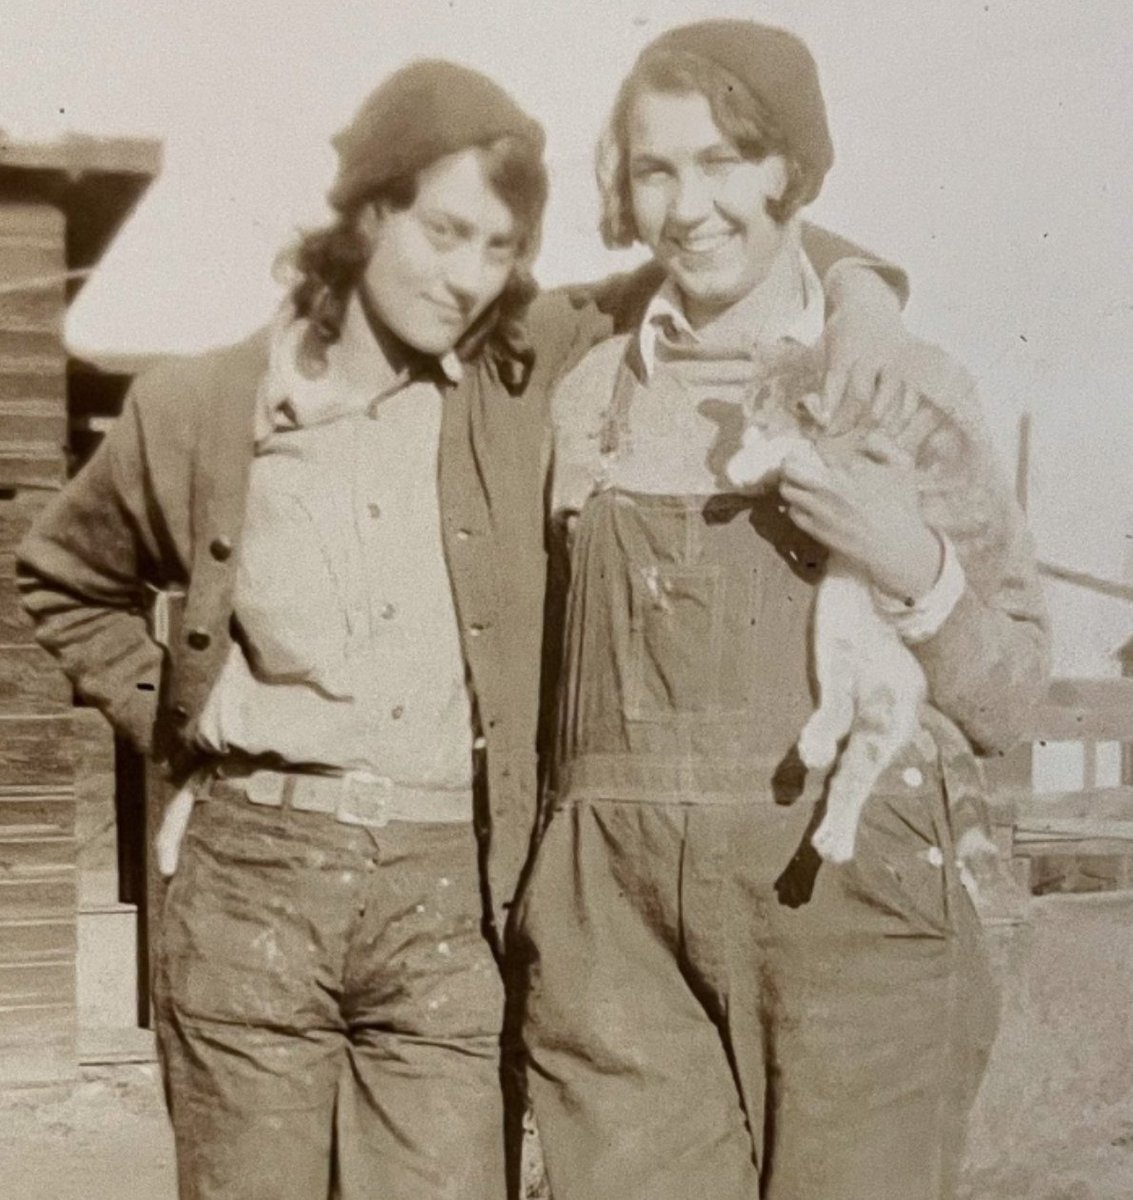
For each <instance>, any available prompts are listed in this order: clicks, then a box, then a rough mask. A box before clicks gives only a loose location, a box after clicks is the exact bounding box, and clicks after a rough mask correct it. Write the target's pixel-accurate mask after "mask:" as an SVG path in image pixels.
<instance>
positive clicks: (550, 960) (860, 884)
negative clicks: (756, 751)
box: [518, 777, 995, 1200]
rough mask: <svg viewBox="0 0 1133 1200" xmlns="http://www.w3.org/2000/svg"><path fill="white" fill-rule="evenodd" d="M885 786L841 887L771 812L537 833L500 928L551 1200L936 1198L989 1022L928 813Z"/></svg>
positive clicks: (598, 807)
mask: <svg viewBox="0 0 1133 1200" xmlns="http://www.w3.org/2000/svg"><path fill="white" fill-rule="evenodd" d="M891 778H892V777H891ZM902 788H903V785H902V784H901V783H900V782H899V781H898V782H897V784H896V786H895V787H894V789H893V790H891V791H889V792H884V791H882V792H879V793H878V794H875V796H874V797H873V798H872V799H871V801H870V804H869V806H868V807H867V809H866V813H865V815H864V817H863V825H862V828H861V831H860V834H859V845H858V852H857V855H856V857H855V860H854V862H852V863H850V864H847V865H845V866H830V865H828V864H820V863H819V861H818V859H817V856H816V855H815V854H814V852H813V851H812V850H811V849H810V847H809V844H808V843H807V842H806V835H807V833H808V827H809V826H811V825H812V824H813V818H812V816H811V814H810V812H809V811H807V809H806V808H805V807H804V806H802V805H796V806H793V807H781V806H777V805H775V804H773V803H771V801H770V798H768V802H767V803H765V804H731V805H701V806H697V805H691V806H679V805H663V804H651V803H631V802H625V801H623V802H618V801H601V800H591V801H586V802H579V803H576V804H570V805H567V806H566V807H565V808H563V809H562V810H561V811H559V812H558V813H556V815H555V816H554V818H553V819H552V821H551V823H550V826H549V828H548V830H547V833H546V835H545V837H544V840H543V844H542V846H541V848H540V851H539V856H538V858H537V860H536V864H535V868H534V871H533V873H532V876H531V879H530V883H529V887H528V889H527V892H526V894H525V896H524V898H523V899H522V901H521V906H520V910H519V914H518V929H519V935H518V942H519V945H520V947H521V948H523V949H524V951H525V953H526V954H527V956H528V957H529V967H530V989H529V995H528V999H527V1011H526V1024H525V1032H524V1041H525V1045H526V1049H527V1052H528V1056H529V1087H530V1091H531V1095H532V1099H533V1102H534V1106H535V1116H536V1119H537V1122H538V1125H539V1128H540V1133H541V1136H542V1140H543V1149H544V1155H545V1159H546V1165H547V1171H548V1176H549V1179H550V1183H551V1189H552V1192H553V1194H554V1196H555V1200H708V1198H710V1200H755V1198H756V1197H764V1198H765V1200H943V1198H944V1197H948V1196H951V1195H952V1194H953V1186H954V1182H955V1175H956V1170H957V1166H958V1162H959V1157H960V1153H961V1148H962V1142H963V1133H964V1125H965V1121H966V1116H967V1112H968V1110H969V1107H970V1105H971V1102H972V1100H973V1098H974V1095H975V1091H976V1088H977V1086H978V1084H979V1081H980V1078H981V1076H982V1072H983V1069H984V1065H985V1062H986V1058H987V1054H988V1051H989V1049H990V1044H991V1041H992V1037H993V1034H994V1027H995V1002H994V995H993V990H992V987H991V982H990V976H989V973H988V970H987V963H986V959H985V955H984V952H983V948H982V945H981V942H980V932H979V930H978V928H977V927H976V921H975V915H974V912H973V910H972V908H971V905H970V904H969V903H968V900H967V896H966V894H965V893H964V892H963V890H962V888H961V887H959V886H958V884H957V873H956V871H955V868H954V864H953V862H952V861H951V858H950V853H951V851H950V838H949V836H948V833H947V829H946V828H945V827H944V825H943V822H944V809H943V805H942V803H941V801H940V799H939V795H938V793H937V792H936V790H935V789H934V787H933V786H932V784H931V782H930V783H929V784H928V785H926V786H924V787H918V788H912V787H908V788H904V790H901V789H902Z"/></svg>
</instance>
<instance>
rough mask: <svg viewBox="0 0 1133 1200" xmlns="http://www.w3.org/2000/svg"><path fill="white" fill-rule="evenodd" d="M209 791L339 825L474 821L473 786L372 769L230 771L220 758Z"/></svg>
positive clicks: (260, 768) (260, 769) (217, 794)
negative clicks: (416, 782)
mask: <svg viewBox="0 0 1133 1200" xmlns="http://www.w3.org/2000/svg"><path fill="white" fill-rule="evenodd" d="M207 795H208V796H209V797H210V798H212V797H215V798H216V799H227V800H232V799H235V800H244V801H247V802H248V803H251V804H259V805H264V806H265V807H268V808H291V809H294V810H295V811H297V812H314V813H325V814H326V815H328V816H332V817H334V819H335V820H336V821H338V822H340V823H341V824H343V825H368V826H382V825H386V824H388V823H389V822H390V821H422V822H454V823H455V822H471V820H472V789H471V788H467V789H460V788H453V789H441V788H421V787H411V786H407V785H405V784H399V783H396V782H394V781H393V780H392V779H389V778H387V777H386V776H383V775H377V774H374V773H373V772H370V771H343V772H341V773H339V774H316V773H313V772H303V771H276V770H271V769H269V768H265V767H256V768H253V769H240V768H236V769H235V770H233V769H231V768H229V769H226V766H225V764H223V763H222V764H220V765H218V767H217V768H216V772H215V774H214V776H213V778H212V781H211V783H210V786H209V788H208V791H207Z"/></svg>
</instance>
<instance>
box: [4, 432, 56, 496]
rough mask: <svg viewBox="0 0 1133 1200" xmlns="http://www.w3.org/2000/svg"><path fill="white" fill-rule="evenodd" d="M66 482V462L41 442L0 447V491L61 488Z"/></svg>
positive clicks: (9, 444)
mask: <svg viewBox="0 0 1133 1200" xmlns="http://www.w3.org/2000/svg"><path fill="white" fill-rule="evenodd" d="M66 482H67V459H66V456H65V455H64V454H63V452H62V450H61V449H60V448H58V447H56V446H49V445H47V444H46V443H45V442H38V443H37V442H22V443H19V444H16V443H5V444H3V445H0V488H56V489H57V488H61V487H62V486H63V484H65V483H66Z"/></svg>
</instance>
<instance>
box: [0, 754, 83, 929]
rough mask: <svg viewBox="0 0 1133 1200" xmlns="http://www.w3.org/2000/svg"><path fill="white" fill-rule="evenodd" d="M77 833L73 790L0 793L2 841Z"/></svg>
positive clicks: (0, 913) (0, 912) (70, 835)
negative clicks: (22, 793)
mask: <svg viewBox="0 0 1133 1200" xmlns="http://www.w3.org/2000/svg"><path fill="white" fill-rule="evenodd" d="M64 748H65V744H64ZM74 832H75V798H74V796H73V794H72V793H71V792H63V793H60V792H47V793H44V794H41V795H22V796H21V795H11V794H4V795H0V842H4V841H11V840H12V839H14V838H22V839H26V838H42V837H47V838H51V837H60V836H64V837H72V836H73V835H74ZM5 916H7V913H5V912H3V911H0V920H2V919H3V918H4V917H5Z"/></svg>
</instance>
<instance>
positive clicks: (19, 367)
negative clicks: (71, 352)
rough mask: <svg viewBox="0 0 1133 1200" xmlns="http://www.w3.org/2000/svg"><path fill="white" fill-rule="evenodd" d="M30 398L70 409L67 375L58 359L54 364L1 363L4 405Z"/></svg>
mask: <svg viewBox="0 0 1133 1200" xmlns="http://www.w3.org/2000/svg"><path fill="white" fill-rule="evenodd" d="M28 400H35V401H39V402H40V403H44V404H53V405H57V406H58V407H59V408H60V409H62V410H63V411H64V412H65V411H66V408H67V374H66V371H65V370H64V364H63V363H62V362H60V361H59V360H58V359H52V360H51V361H50V363H40V364H39V365H38V366H37V365H36V364H34V363H27V362H25V363H22V364H16V363H13V362H9V361H3V362H0V404H3V405H9V404H14V403H21V402H24V401H28Z"/></svg>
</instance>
